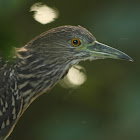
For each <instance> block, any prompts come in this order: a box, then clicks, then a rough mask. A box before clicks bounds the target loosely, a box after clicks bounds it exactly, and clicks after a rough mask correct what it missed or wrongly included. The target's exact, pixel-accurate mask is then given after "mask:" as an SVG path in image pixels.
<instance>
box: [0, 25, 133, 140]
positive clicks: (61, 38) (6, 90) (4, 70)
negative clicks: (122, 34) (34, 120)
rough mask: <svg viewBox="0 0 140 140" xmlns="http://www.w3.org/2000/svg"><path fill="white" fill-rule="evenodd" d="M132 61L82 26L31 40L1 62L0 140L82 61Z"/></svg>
mask: <svg viewBox="0 0 140 140" xmlns="http://www.w3.org/2000/svg"><path fill="white" fill-rule="evenodd" d="M104 58H114V59H126V60H129V61H132V59H131V58H130V57H129V56H128V55H126V54H125V53H123V52H121V51H119V50H116V49H114V48H111V47H109V46H107V45H104V44H102V43H99V42H98V41H96V39H95V37H94V36H93V35H92V34H91V33H90V32H89V31H88V30H86V29H85V28H83V27H81V26H61V27H57V28H54V29H51V30H49V31H47V32H44V33H43V34H41V35H39V36H38V37H36V38H34V39H33V40H31V41H30V42H29V43H27V44H26V45H25V46H23V47H22V48H20V49H15V53H14V56H12V58H11V59H9V60H8V61H6V60H4V59H3V58H1V59H0V61H1V62H0V78H1V80H0V140H3V139H7V138H8V136H9V135H10V134H11V132H12V131H13V128H14V127H15V125H16V123H17V121H18V120H19V118H20V117H21V115H22V114H23V113H24V111H25V110H26V109H27V107H28V106H29V105H30V104H31V103H32V102H33V101H34V100H35V99H36V98H37V97H38V96H40V95H41V94H43V93H45V92H46V91H48V90H50V89H51V88H52V87H53V86H54V85H55V84H56V83H57V82H58V81H59V80H60V79H62V78H63V77H64V76H65V75H66V74H67V72H68V70H69V69H70V68H71V67H72V66H73V65H75V64H77V63H78V62H80V61H83V60H95V59H104Z"/></svg>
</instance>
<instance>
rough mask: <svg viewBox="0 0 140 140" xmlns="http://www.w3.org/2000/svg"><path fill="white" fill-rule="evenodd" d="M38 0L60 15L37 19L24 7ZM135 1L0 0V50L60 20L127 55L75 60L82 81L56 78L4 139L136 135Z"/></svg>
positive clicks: (123, 139) (139, 120)
mask: <svg viewBox="0 0 140 140" xmlns="http://www.w3.org/2000/svg"><path fill="white" fill-rule="evenodd" d="M36 2H43V3H45V4H47V5H48V6H50V7H54V8H57V9H58V10H59V13H60V17H59V18H58V19H57V20H56V21H55V22H53V23H50V24H47V25H42V24H40V23H38V22H36V21H35V20H34V19H33V13H32V12H29V10H30V7H31V6H32V5H33V4H34V3H36ZM139 5H140V1H137V2H136V1H127V0H118V1H109V0H106V1H103V0H98V1H97V0H86V1H81V0H70V1H66V0H59V1H58V0H41V1H37V0H24V1H22V0H6V1H4V0H3V1H2V0H1V1H0V18H1V22H0V31H1V34H0V38H1V41H0V54H1V55H4V56H5V55H6V56H8V55H9V54H10V51H11V49H12V47H21V46H23V45H25V44H26V43H27V42H28V41H30V40H31V39H32V38H33V37H35V36H37V35H39V34H40V33H42V32H44V31H46V30H48V29H50V28H53V27H56V26H60V25H68V24H70V25H79V24H80V25H82V26H84V27H85V28H87V29H88V30H90V31H91V32H92V33H93V34H94V35H95V37H96V38H97V40H99V41H100V42H102V43H105V44H108V45H110V46H112V47H115V48H117V49H119V50H121V51H124V52H125V53H127V54H128V55H130V56H131V57H132V58H133V59H134V60H135V61H134V63H130V62H126V61H119V60H98V61H93V62H89V61H86V62H81V63H80V64H81V65H82V66H83V67H84V68H85V69H86V71H87V73H86V74H87V81H86V82H85V84H83V85H82V86H80V87H79V88H77V89H63V88H62V87H61V86H60V85H59V84H58V85H57V86H55V87H54V88H53V89H52V90H51V91H50V93H48V94H44V95H42V96H41V97H39V98H38V99H37V100H36V101H35V102H34V103H33V104H32V105H31V106H30V107H29V109H27V111H26V112H25V113H24V115H23V116H22V117H21V119H20V120H19V122H18V124H17V125H16V127H15V129H14V132H13V133H12V135H11V136H10V138H9V140H18V139H20V140H27V139H33V140H38V139H40V140H46V139H47V140H93V139H94V140H112V139H113V140H118V139H120V140H132V139H133V140H137V139H140V133H139V130H140V110H139V106H140V86H139V84H140V74H139V70H140V63H139V62H140V56H139V52H140V47H139V46H140V43H139V35H140V26H139V25H140V16H139V15H140V8H139Z"/></svg>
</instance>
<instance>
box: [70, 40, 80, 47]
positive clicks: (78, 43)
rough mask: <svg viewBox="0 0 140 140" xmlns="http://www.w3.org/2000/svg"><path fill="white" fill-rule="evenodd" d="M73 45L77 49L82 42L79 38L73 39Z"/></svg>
mask: <svg viewBox="0 0 140 140" xmlns="http://www.w3.org/2000/svg"><path fill="white" fill-rule="evenodd" d="M71 44H72V45H73V46H74V47H77V46H80V45H81V41H80V40H79V39H78V38H73V39H72V40H71Z"/></svg>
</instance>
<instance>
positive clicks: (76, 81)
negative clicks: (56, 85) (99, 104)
mask: <svg viewBox="0 0 140 140" xmlns="http://www.w3.org/2000/svg"><path fill="white" fill-rule="evenodd" d="M84 71H85V69H84V68H83V67H81V66H79V65H76V66H74V67H72V68H70V69H69V72H68V74H67V75H66V76H65V77H64V79H63V80H62V81H61V82H60V85H61V86H62V87H64V88H75V87H78V86H80V85H82V84H83V83H84V82H85V81H86V79H87V76H86V74H85V72H84Z"/></svg>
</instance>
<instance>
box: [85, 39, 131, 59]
mask: <svg viewBox="0 0 140 140" xmlns="http://www.w3.org/2000/svg"><path fill="white" fill-rule="evenodd" d="M87 49H88V51H89V52H90V53H91V55H92V56H95V57H101V58H113V59H125V60H128V61H133V59H132V58H131V57H129V56H128V55H127V54H125V53H123V52H121V51H119V50H117V49H114V48H112V47H109V46H107V45H105V44H102V43H99V42H98V41H95V42H94V43H91V44H89V45H88V46H87Z"/></svg>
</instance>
